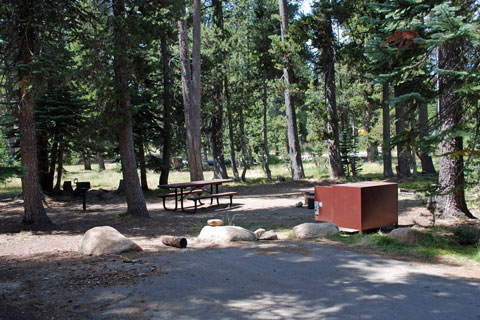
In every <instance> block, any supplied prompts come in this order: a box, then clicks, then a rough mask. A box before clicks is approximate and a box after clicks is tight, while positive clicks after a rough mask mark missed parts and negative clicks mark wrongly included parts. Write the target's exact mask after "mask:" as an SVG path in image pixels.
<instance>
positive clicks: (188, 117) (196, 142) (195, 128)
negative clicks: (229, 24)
mask: <svg viewBox="0 0 480 320" xmlns="http://www.w3.org/2000/svg"><path fill="white" fill-rule="evenodd" d="M200 7H201V3H200V0H194V10H193V49H192V53H193V54H192V58H193V59H192V60H193V61H192V67H190V58H189V49H188V32H187V24H186V22H185V21H184V20H179V21H178V31H179V32H178V37H179V43H180V63H181V68H182V92H183V105H184V109H185V126H186V133H187V157H188V165H189V168H190V180H191V181H198V180H203V166H202V157H201V147H202V144H201V128H200V124H201V114H200V103H201V100H200V93H201V92H200V90H201V87H200V71H201V69H200V28H201V24H200ZM183 14H185V7H184V8H183Z"/></svg>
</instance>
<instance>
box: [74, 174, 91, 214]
mask: <svg viewBox="0 0 480 320" xmlns="http://www.w3.org/2000/svg"><path fill="white" fill-rule="evenodd" d="M74 182H75V186H76V188H75V192H80V193H82V200H83V211H86V210H87V201H86V192H87V191H88V190H89V189H90V181H83V182H79V181H78V179H75V180H74Z"/></svg>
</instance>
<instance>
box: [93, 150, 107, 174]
mask: <svg viewBox="0 0 480 320" xmlns="http://www.w3.org/2000/svg"><path fill="white" fill-rule="evenodd" d="M95 158H97V162H98V169H99V170H100V171H103V170H105V159H103V156H102V154H101V153H100V152H97V154H96V156H95Z"/></svg>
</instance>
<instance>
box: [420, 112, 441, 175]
mask: <svg viewBox="0 0 480 320" xmlns="http://www.w3.org/2000/svg"><path fill="white" fill-rule="evenodd" d="M418 122H419V126H420V139H424V138H425V137H427V136H428V106H427V104H426V103H421V104H420V105H419V107H418ZM420 161H421V164H422V173H425V174H428V173H433V174H435V173H437V172H436V171H435V167H434V166H433V160H432V157H431V156H430V155H429V154H428V149H427V148H425V147H421V150H420Z"/></svg>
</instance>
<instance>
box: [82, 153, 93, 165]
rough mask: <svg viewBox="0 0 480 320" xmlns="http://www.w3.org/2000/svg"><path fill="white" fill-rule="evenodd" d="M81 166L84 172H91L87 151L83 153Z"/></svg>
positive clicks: (90, 162) (90, 161)
mask: <svg viewBox="0 0 480 320" xmlns="http://www.w3.org/2000/svg"><path fill="white" fill-rule="evenodd" d="M83 166H84V169H85V170H92V160H91V159H90V152H88V151H86V152H84V153H83Z"/></svg>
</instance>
